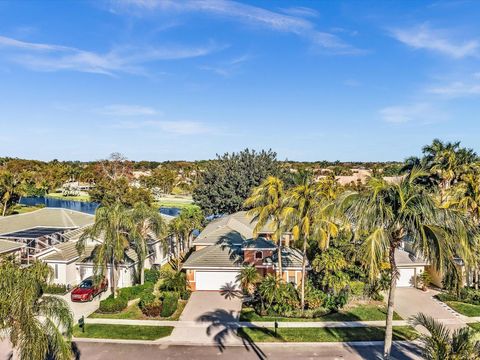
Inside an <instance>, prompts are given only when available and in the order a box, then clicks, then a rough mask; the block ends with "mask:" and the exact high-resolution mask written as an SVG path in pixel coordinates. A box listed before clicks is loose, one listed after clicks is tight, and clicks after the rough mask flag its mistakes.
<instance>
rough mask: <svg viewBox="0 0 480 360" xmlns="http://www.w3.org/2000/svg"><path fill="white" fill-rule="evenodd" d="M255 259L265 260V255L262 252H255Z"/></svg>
mask: <svg viewBox="0 0 480 360" xmlns="http://www.w3.org/2000/svg"><path fill="white" fill-rule="evenodd" d="M255 259H263V253H262V252H261V251H257V252H255Z"/></svg>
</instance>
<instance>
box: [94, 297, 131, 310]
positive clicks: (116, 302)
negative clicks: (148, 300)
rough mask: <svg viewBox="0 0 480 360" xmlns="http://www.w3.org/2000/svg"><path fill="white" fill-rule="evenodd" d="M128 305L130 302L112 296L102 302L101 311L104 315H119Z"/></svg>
mask: <svg viewBox="0 0 480 360" xmlns="http://www.w3.org/2000/svg"><path fill="white" fill-rule="evenodd" d="M127 305H128V300H127V299H126V298H124V297H122V296H117V297H116V298H115V299H114V298H113V297H112V295H110V296H109V297H108V298H106V299H105V300H102V301H100V307H99V309H98V310H99V311H100V312H102V313H108V314H112V313H117V312H120V311H122V310H124V309H125V308H126V307H127Z"/></svg>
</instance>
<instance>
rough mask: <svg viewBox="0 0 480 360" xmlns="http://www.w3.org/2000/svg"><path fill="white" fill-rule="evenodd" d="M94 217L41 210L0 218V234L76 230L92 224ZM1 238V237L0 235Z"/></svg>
mask: <svg viewBox="0 0 480 360" xmlns="http://www.w3.org/2000/svg"><path fill="white" fill-rule="evenodd" d="M93 221H94V216H93V215H90V214H84V213H81V212H78V211H73V210H67V209H59V208H43V209H39V210H36V211H32V212H29V213H25V214H18V215H10V216H5V217H0V234H7V233H11V232H15V231H20V230H25V229H31V228H34V227H40V226H44V227H55V228H76V227H81V226H85V225H88V224H91V223H93ZM0 237H1V235H0Z"/></svg>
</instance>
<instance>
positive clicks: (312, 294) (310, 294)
mask: <svg viewBox="0 0 480 360" xmlns="http://www.w3.org/2000/svg"><path fill="white" fill-rule="evenodd" d="M326 298H327V294H325V293H324V292H323V291H322V290H319V289H315V288H313V287H311V288H308V291H305V304H306V305H307V307H308V308H309V309H317V308H319V307H321V306H323V304H324V303H325V299H326Z"/></svg>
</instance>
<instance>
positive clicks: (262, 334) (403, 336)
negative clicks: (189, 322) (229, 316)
mask: <svg viewBox="0 0 480 360" xmlns="http://www.w3.org/2000/svg"><path fill="white" fill-rule="evenodd" d="M238 334H239V335H240V336H242V337H244V338H247V339H249V340H251V341H254V342H336V341H381V340H383V339H384V336H385V328H383V327H365V328H279V329H278V330H277V336H275V333H274V330H273V329H272V328H268V329H267V328H255V329H252V328H241V329H239V331H238ZM418 336H419V334H418V333H417V332H416V331H415V329H414V328H413V327H411V326H395V327H394V328H393V339H394V340H415V339H416V338H417V337H418Z"/></svg>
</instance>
